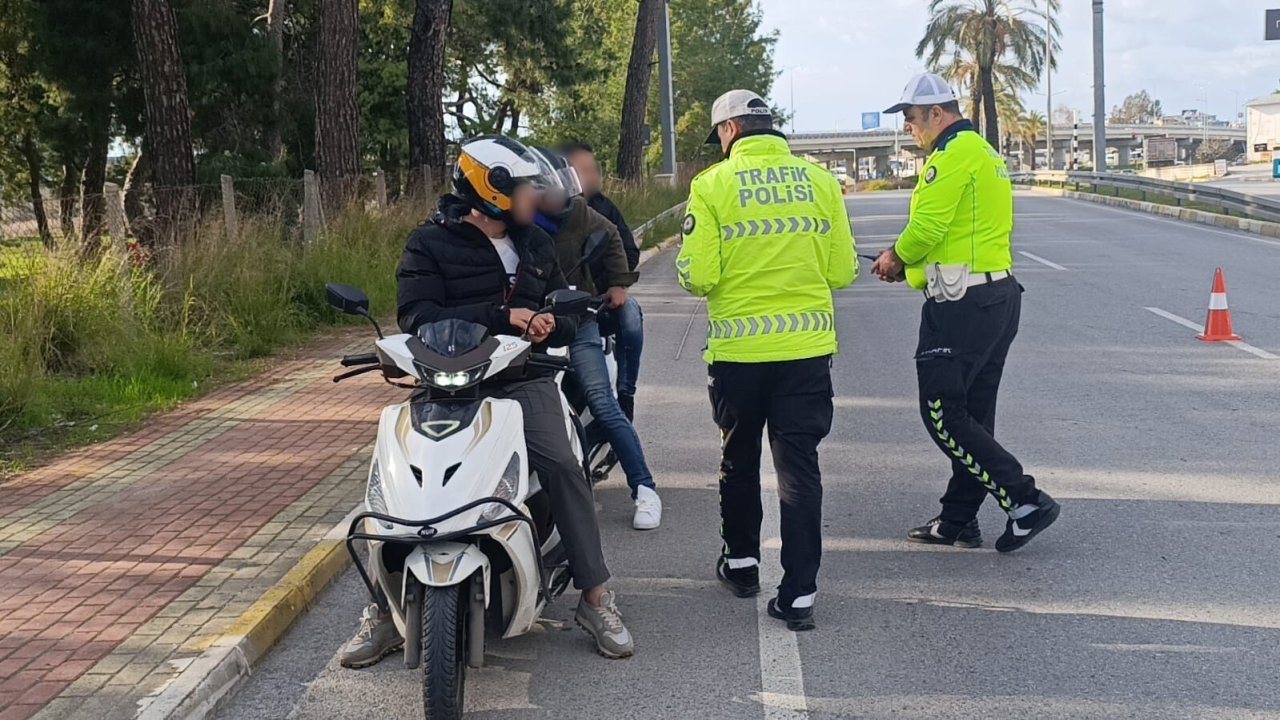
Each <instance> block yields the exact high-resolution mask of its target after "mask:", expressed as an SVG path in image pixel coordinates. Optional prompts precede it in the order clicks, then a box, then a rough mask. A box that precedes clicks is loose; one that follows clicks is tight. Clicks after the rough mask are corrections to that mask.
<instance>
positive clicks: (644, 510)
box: [631, 485, 662, 530]
mask: <svg viewBox="0 0 1280 720" xmlns="http://www.w3.org/2000/svg"><path fill="white" fill-rule="evenodd" d="M661 524H662V498H660V497H658V493H657V492H656V491H655V490H654V489H653V488H651V487H648V486H645V485H641V486H640V489H639V490H637V491H636V515H635V517H634V518H632V520H631V527H633V528H635V529H636V530H654V529H656V528H657V527H658V526H659V525H661Z"/></svg>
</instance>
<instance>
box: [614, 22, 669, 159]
mask: <svg viewBox="0 0 1280 720" xmlns="http://www.w3.org/2000/svg"><path fill="white" fill-rule="evenodd" d="M664 2H666V0H640V7H639V9H638V10H637V11H636V34H635V39H634V40H633V41H632V43H631V60H630V62H628V63H627V87H626V90H625V93H624V95H623V97H622V138H621V142H620V143H619V145H618V177H620V178H622V179H623V180H636V179H639V178H640V175H641V173H642V172H643V171H644V140H645V137H644V121H645V117H646V115H647V114H648V110H649V81H650V79H652V77H653V48H654V46H655V45H656V44H657V42H658V19H659V18H660V17H661V15H662V3H664Z"/></svg>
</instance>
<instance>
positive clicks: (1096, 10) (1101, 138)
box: [1093, 0, 1107, 172]
mask: <svg viewBox="0 0 1280 720" xmlns="http://www.w3.org/2000/svg"><path fill="white" fill-rule="evenodd" d="M1102 47H1103V44H1102V0H1093V171H1094V172H1106V171H1107V125H1106V122H1107V115H1106V107H1107V89H1106V80H1105V79H1106V73H1105V72H1104V71H1103V52H1102Z"/></svg>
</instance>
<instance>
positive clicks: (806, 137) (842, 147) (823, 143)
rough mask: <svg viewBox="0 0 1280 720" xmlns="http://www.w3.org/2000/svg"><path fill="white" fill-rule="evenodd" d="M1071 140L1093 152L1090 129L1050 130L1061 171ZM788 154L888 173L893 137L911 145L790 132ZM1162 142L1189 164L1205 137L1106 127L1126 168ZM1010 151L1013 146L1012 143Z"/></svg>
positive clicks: (1227, 135)
mask: <svg viewBox="0 0 1280 720" xmlns="http://www.w3.org/2000/svg"><path fill="white" fill-rule="evenodd" d="M1073 134H1074V135H1075V136H1076V137H1077V138H1078V140H1079V149H1080V151H1081V152H1087V153H1092V152H1093V125H1092V124H1084V123H1082V124H1081V125H1080V126H1079V128H1078V129H1073V127H1072V126H1071V125H1056V126H1055V127H1054V135H1053V141H1054V142H1053V152H1054V166H1055V167H1063V166H1065V165H1066V163H1067V154H1068V153H1069V152H1070V150H1071V138H1072V135H1073ZM789 137H790V140H791V150H792V152H794V153H796V154H797V155H808V156H812V157H814V158H816V159H818V160H819V161H845V162H849V161H851V160H855V159H856V158H864V159H865V158H874V159H875V162H876V165H877V167H878V168H879V169H880V170H882V171H883V170H885V169H887V168H888V160H889V157H890V156H891V155H892V154H893V151H894V147H895V138H896V140H897V146H898V147H901V148H903V149H911V148H914V147H915V146H916V141H915V139H914V138H912V137H911V135H910V134H908V133H905V132H899V131H894V130H869V131H864V132H826V133H795V134H792V135H790V136H789ZM1152 137H1168V138H1174V139H1176V140H1177V141H1178V149H1179V159H1189V158H1190V157H1192V156H1193V155H1194V153H1195V150H1196V148H1198V147H1199V145H1200V143H1201V142H1202V141H1203V139H1204V137H1205V131H1204V128H1199V127H1191V126H1186V125H1164V126H1159V125H1108V126H1107V146H1108V147H1114V148H1116V149H1117V150H1118V151H1119V153H1120V164H1121V165H1128V164H1129V161H1130V153H1131V152H1132V151H1133V150H1135V149H1138V148H1141V147H1142V143H1143V141H1144V140H1146V139H1147V138H1152ZM1208 137H1209V139H1211V140H1230V141H1232V142H1236V143H1244V142H1245V130H1244V128H1225V127H1224V128H1209V133H1208ZM1014 147H1015V148H1017V147H1018V144H1017V141H1016V140H1015V145H1014ZM1036 148H1037V149H1038V150H1044V149H1045V140H1044V138H1041V139H1040V141H1039V142H1038V143H1037V144H1036Z"/></svg>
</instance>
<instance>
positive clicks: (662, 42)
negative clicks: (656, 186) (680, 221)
mask: <svg viewBox="0 0 1280 720" xmlns="http://www.w3.org/2000/svg"><path fill="white" fill-rule="evenodd" d="M658 72H659V75H660V78H659V81H658V102H659V105H658V114H659V115H660V121H661V123H662V173H663V174H664V175H668V176H670V178H671V183H672V184H673V185H674V184H675V182H676V123H675V110H674V107H673V104H674V103H673V92H674V91H673V89H672V85H671V6H670V0H663V3H662V17H661V18H659V22H658Z"/></svg>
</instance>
